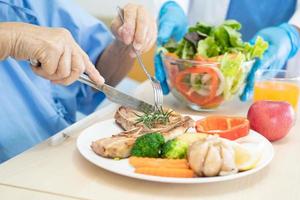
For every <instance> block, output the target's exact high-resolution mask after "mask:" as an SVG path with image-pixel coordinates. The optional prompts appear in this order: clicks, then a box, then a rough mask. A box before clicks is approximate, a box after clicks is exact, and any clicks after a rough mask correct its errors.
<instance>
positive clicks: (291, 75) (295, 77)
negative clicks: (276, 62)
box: [255, 69, 300, 82]
mask: <svg viewBox="0 0 300 200" xmlns="http://www.w3.org/2000/svg"><path fill="white" fill-rule="evenodd" d="M263 72H271V73H275V74H278V73H288V72H289V70H288V69H258V70H257V71H256V72H255V79H256V80H257V81H258V82H260V81H268V80H269V81H300V74H294V73H288V75H289V77H284V78H279V77H270V78H268V79H264V80H260V79H259V76H261V75H262V73H263Z"/></svg>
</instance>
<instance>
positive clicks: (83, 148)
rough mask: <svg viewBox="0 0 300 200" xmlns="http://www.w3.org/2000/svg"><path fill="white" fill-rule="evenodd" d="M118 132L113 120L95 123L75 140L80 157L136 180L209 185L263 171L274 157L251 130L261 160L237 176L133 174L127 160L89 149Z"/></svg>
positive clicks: (264, 141) (261, 138) (265, 141)
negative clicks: (188, 176)
mask: <svg viewBox="0 0 300 200" xmlns="http://www.w3.org/2000/svg"><path fill="white" fill-rule="evenodd" d="M193 118H194V117H193ZM197 118H199V117H197ZM120 131H121V128H119V127H118V126H117V125H116V124H115V120H114V119H110V120H106V121H102V122H99V123H96V124H94V125H92V126H91V127H89V128H87V129H85V130H84V131H82V133H81V134H80V136H79V137H78V138H77V148H78V150H79V152H80V153H81V155H82V156H83V157H85V158H86V159H87V160H88V161H90V162H91V163H94V164H95V165H97V166H99V167H101V168H103V169H106V170H108V171H111V172H113V173H116V174H120V175H123V176H128V177H132V178H136V179H142V180H147V181H156V182H165V183H209V182H220V181H227V180H233V179H238V178H241V177H244V176H247V175H250V174H253V173H255V172H257V171H259V170H261V169H263V168H264V167H265V166H267V165H268V164H269V163H270V162H271V160H272V158H273V155H274V151H273V146H272V144H271V143H270V142H269V141H268V140H267V139H265V138H264V137H263V136H261V135H260V134H258V133H256V132H255V131H252V130H251V131H250V133H249V135H248V136H249V137H253V138H255V139H257V140H259V141H261V144H263V148H264V150H263V155H262V157H261V160H260V162H259V163H258V165H257V166H256V167H255V168H254V169H251V170H248V171H245V172H239V173H237V174H233V175H228V176H216V177H199V178H169V177H159V176H150V175H143V174H136V173H134V168H133V167H131V166H130V165H129V163H128V159H123V160H113V159H108V158H103V157H101V156H98V155H97V154H95V153H94V152H93V151H92V149H91V147H90V145H91V143H92V141H95V140H97V139H100V138H104V137H110V136H111V135H113V134H117V133H119V132H120Z"/></svg>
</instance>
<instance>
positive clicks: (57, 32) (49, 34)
mask: <svg viewBox="0 0 300 200" xmlns="http://www.w3.org/2000/svg"><path fill="white" fill-rule="evenodd" d="M0 28H1V29H2V30H3V29H6V30H8V31H9V33H10V41H11V42H10V43H9V47H8V48H7V49H8V53H6V54H9V55H4V57H7V56H12V57H14V58H15V59H24V60H29V59H34V60H38V61H39V62H40V63H41V67H34V66H31V67H32V70H33V71H34V72H35V73H36V74H38V75H40V76H42V77H44V78H46V79H48V80H51V81H52V82H54V83H59V84H64V85H69V84H71V83H73V82H74V81H76V80H77V79H78V77H79V76H80V74H82V73H83V72H85V73H87V75H88V76H89V77H90V78H91V79H92V80H93V81H94V82H96V83H97V84H103V83H104V79H103V77H102V76H100V74H99V72H98V71H97V70H96V68H95V67H94V65H93V64H92V63H91V61H90V60H89V57H88V56H87V54H86V53H85V52H84V51H83V50H82V49H81V48H80V47H79V46H78V44H77V43H76V42H75V40H74V39H73V37H72V35H71V33H70V32H69V31H68V30H66V29H63V28H47V27H39V26H35V25H31V24H25V23H2V24H1V26H0Z"/></svg>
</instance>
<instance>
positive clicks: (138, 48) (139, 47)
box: [133, 43, 142, 51]
mask: <svg viewBox="0 0 300 200" xmlns="http://www.w3.org/2000/svg"><path fill="white" fill-rule="evenodd" d="M133 47H134V48H135V50H137V51H138V50H141V48H142V44H141V43H134V44H133Z"/></svg>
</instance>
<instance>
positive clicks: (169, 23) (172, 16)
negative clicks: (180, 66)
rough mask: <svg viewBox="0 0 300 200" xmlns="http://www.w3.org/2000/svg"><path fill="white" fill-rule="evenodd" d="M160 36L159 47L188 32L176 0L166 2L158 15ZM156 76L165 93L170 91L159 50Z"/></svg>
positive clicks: (178, 38)
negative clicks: (174, 0)
mask: <svg viewBox="0 0 300 200" xmlns="http://www.w3.org/2000/svg"><path fill="white" fill-rule="evenodd" d="M158 23H159V28H158V38H157V47H160V46H161V45H163V44H165V43H166V42H168V41H169V39H170V38H173V39H175V40H177V41H178V40H180V39H181V38H182V37H183V36H184V34H185V33H186V30H187V26H188V22H187V16H186V15H185V13H184V11H183V10H182V8H181V7H180V6H179V5H178V4H176V3H175V2H167V3H165V4H164V5H163V6H162V8H161V10H160V12H159V17H158ZM154 64H155V76H156V78H157V79H158V80H159V81H160V84H161V86H162V89H163V93H164V94H168V93H169V87H168V84H167V81H166V74H165V71H164V68H163V63H162V60H161V57H160V55H159V53H158V52H156V54H155V57H154Z"/></svg>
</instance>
